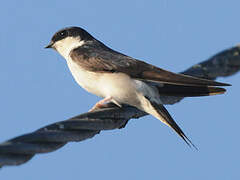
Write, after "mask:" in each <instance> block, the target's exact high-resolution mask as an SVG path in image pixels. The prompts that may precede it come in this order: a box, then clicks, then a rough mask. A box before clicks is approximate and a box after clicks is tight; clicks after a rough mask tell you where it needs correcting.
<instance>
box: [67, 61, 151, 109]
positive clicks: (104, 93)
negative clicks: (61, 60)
mask: <svg viewBox="0 0 240 180" xmlns="http://www.w3.org/2000/svg"><path fill="white" fill-rule="evenodd" d="M67 64H68V67H69V69H70V71H71V73H72V75H73V77H74V79H75V80H76V82H77V83H78V84H79V85H80V86H81V87H82V88H84V89H85V90H86V91H88V92H90V93H92V94H95V95H97V96H100V97H103V98H105V97H112V98H113V99H114V100H115V101H117V102H118V103H120V104H121V103H125V104H129V105H132V106H139V104H141V102H140V101H141V100H140V99H139V97H140V96H144V95H145V94H147V95H150V94H155V95H153V96H155V97H156V92H155V91H154V89H152V88H151V87H149V86H148V85H146V84H145V83H144V82H142V81H139V80H134V79H132V78H130V77H129V76H128V75H126V74H124V73H103V72H99V73H95V72H89V71H86V70H84V69H82V68H81V67H80V66H79V65H78V64H76V63H75V62H74V61H72V60H71V59H68V60H67Z"/></svg>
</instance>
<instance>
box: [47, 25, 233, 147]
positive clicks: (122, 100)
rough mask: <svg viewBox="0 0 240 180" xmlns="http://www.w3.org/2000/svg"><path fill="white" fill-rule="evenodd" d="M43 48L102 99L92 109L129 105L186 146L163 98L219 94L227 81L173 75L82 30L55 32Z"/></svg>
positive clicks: (64, 29) (68, 28)
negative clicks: (152, 118)
mask: <svg viewBox="0 0 240 180" xmlns="http://www.w3.org/2000/svg"><path fill="white" fill-rule="evenodd" d="M45 48H52V49H54V50H56V51H57V52H58V53H59V54H60V55H62V56H63V57H64V58H65V60H66V62H67V65H68V67H69V69H70V71H71V73H72V75H73V77H74V79H75V81H76V82H77V83H78V84H79V85H80V86H81V87H82V88H83V89H85V90H86V91H88V92H90V93H92V94H95V95H97V96H99V97H102V98H103V99H102V100H100V101H99V102H97V103H96V104H95V106H94V107H93V108H92V109H91V110H90V111H93V110H95V109H98V108H104V107H106V106H107V105H108V104H110V103H113V104H115V105H116V106H119V107H120V108H121V107H122V106H123V105H129V106H133V107H135V108H137V109H139V110H141V111H144V112H146V113H147V114H150V115H152V116H154V117H155V118H157V119H158V120H160V121H161V122H163V123H164V124H166V125H167V126H169V127H170V128H172V129H173V130H174V131H175V132H176V133H177V134H178V135H179V136H180V137H181V138H182V139H183V140H184V141H185V142H186V144H187V145H189V146H190V147H195V148H196V149H197V147H196V146H195V145H194V144H193V143H192V142H191V140H190V139H189V138H188V137H187V136H186V135H185V134H184V132H183V131H182V129H181V128H180V127H179V126H178V125H177V123H176V122H175V121H174V119H173V118H172V116H171V115H170V114H169V112H168V111H167V109H166V108H165V107H164V102H163V101H162V100H161V97H164V96H168V97H196V96H210V95H217V94H223V93H224V92H225V91H226V90H225V89H224V88H222V87H219V86H230V84H227V83H221V82H217V81H212V80H207V79H202V78H197V77H193V76H188V75H183V74H178V73H173V72H170V71H167V70H164V69H162V68H159V67H156V66H154V65H151V64H148V63H147V62H144V61H142V60H138V59H135V58H133V57H130V56H127V55H125V54H123V53H120V52H117V51H115V50H113V49H111V48H109V47H108V46H106V45H105V44H104V43H102V42H101V41H99V40H97V39H96V38H94V37H93V36H92V35H91V34H90V33H88V32H87V31H86V30H85V29H83V28H81V27H74V26H72V27H66V28H63V29H61V30H59V31H57V32H56V33H55V34H54V35H53V36H52V38H51V41H50V43H49V44H48V45H47V46H46V47H45Z"/></svg>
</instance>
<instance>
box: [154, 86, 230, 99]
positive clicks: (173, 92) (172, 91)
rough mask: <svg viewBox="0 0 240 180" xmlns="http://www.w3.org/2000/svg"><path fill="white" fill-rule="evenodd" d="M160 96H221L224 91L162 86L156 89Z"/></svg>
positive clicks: (216, 88)
mask: <svg viewBox="0 0 240 180" xmlns="http://www.w3.org/2000/svg"><path fill="white" fill-rule="evenodd" d="M157 89H158V92H159V94H160V95H166V96H177V97H195V96H211V95H217V94H223V93H224V92H225V91H226V90H225V89H224V88H219V87H208V86H182V85H181V86H180V85H171V84H163V86H161V87H157Z"/></svg>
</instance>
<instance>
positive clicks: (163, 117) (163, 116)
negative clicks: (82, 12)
mask: <svg viewBox="0 0 240 180" xmlns="http://www.w3.org/2000/svg"><path fill="white" fill-rule="evenodd" d="M147 99H148V98H147ZM148 101H149V102H150V104H151V105H152V107H153V108H154V110H155V111H156V112H157V114H156V113H154V112H148V113H150V114H152V115H153V116H155V117H156V118H158V119H159V120H160V121H162V122H163V123H164V124H166V125H168V126H169V127H171V128H172V129H173V130H174V131H175V132H176V133H177V134H178V135H179V136H180V137H181V138H182V139H183V140H184V141H185V143H186V144H187V145H188V146H189V147H194V148H195V149H196V150H198V148H197V147H196V146H195V145H194V144H193V143H192V142H191V140H190V139H189V138H188V137H187V136H186V135H185V134H184V132H183V131H182V130H181V128H180V127H179V126H178V125H177V123H176V122H175V121H174V120H173V118H172V117H171V115H170V114H169V112H168V111H167V109H166V108H165V107H164V106H163V105H159V104H157V103H155V102H152V101H150V100H149V99H148Z"/></svg>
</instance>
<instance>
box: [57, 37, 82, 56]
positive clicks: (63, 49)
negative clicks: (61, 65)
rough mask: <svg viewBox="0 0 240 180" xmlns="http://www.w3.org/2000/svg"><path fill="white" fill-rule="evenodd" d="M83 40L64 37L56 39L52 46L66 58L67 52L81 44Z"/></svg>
mask: <svg viewBox="0 0 240 180" xmlns="http://www.w3.org/2000/svg"><path fill="white" fill-rule="evenodd" d="M84 43H85V42H84V41H83V40H80V39H79V38H76V37H66V38H64V39H62V40H60V41H57V42H56V43H55V44H54V47H55V48H56V50H57V51H58V52H59V54H61V55H62V56H63V57H64V58H65V59H68V57H69V53H70V52H71V51H72V50H73V49H75V48H77V47H79V46H82V45H83V44H84Z"/></svg>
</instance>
